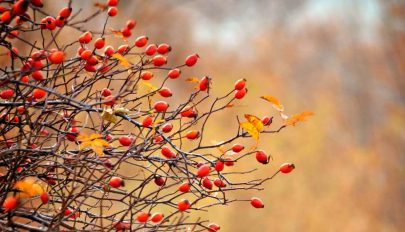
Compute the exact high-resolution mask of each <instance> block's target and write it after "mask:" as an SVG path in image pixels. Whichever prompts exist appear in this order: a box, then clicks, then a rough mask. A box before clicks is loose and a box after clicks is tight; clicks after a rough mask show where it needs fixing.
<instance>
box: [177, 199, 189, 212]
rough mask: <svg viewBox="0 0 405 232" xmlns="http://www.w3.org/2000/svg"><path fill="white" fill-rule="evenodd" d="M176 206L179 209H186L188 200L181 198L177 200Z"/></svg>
mask: <svg viewBox="0 0 405 232" xmlns="http://www.w3.org/2000/svg"><path fill="white" fill-rule="evenodd" d="M177 208H178V209H179V210H180V211H186V210H188V209H189V208H190V202H189V201H188V200H185V199H183V200H181V201H179V203H177Z"/></svg>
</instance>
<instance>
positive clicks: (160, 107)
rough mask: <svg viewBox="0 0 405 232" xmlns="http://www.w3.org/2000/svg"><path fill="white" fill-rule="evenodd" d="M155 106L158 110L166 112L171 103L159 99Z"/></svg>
mask: <svg viewBox="0 0 405 232" xmlns="http://www.w3.org/2000/svg"><path fill="white" fill-rule="evenodd" d="M153 108H155V110H156V111H157V112H165V111H166V110H167V108H169V104H167V102H164V101H158V102H155V104H154V106H153Z"/></svg>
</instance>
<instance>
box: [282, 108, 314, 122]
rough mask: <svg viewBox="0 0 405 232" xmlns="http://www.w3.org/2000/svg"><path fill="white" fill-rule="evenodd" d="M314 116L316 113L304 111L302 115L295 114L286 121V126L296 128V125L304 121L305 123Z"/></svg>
mask: <svg viewBox="0 0 405 232" xmlns="http://www.w3.org/2000/svg"><path fill="white" fill-rule="evenodd" d="M312 115H314V113H313V112H311V111H304V112H301V113H299V114H295V115H293V116H291V117H289V118H288V119H287V120H286V121H285V125H286V126H289V125H293V126H295V124H296V123H297V122H302V121H304V120H305V119H306V118H307V117H309V116H312Z"/></svg>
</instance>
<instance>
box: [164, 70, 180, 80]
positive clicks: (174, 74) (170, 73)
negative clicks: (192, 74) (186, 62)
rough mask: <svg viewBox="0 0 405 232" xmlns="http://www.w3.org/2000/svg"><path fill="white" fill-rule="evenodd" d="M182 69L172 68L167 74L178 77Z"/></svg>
mask: <svg viewBox="0 0 405 232" xmlns="http://www.w3.org/2000/svg"><path fill="white" fill-rule="evenodd" d="M180 74H181V71H180V69H178V68H175V69H172V70H170V71H169V73H168V74H167V76H168V77H169V78H171V79H176V78H178V77H179V76H180Z"/></svg>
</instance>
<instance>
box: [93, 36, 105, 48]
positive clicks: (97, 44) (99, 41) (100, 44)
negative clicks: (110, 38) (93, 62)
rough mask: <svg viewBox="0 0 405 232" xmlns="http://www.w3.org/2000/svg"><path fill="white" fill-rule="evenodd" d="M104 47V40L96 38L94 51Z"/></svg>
mask: <svg viewBox="0 0 405 232" xmlns="http://www.w3.org/2000/svg"><path fill="white" fill-rule="evenodd" d="M104 45H105V38H98V39H96V40H95V41H94V47H95V48H96V49H101V48H103V47H104Z"/></svg>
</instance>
